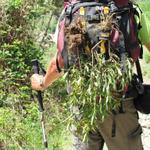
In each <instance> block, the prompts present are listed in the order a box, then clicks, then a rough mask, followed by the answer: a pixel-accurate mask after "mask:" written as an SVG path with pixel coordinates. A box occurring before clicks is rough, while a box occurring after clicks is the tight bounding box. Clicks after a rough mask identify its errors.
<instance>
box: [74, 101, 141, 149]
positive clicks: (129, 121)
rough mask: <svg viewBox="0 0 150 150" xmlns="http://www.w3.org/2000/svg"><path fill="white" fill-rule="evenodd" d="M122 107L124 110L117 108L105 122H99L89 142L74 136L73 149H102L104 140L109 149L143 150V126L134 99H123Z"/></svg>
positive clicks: (89, 137) (90, 134) (89, 136)
mask: <svg viewBox="0 0 150 150" xmlns="http://www.w3.org/2000/svg"><path fill="white" fill-rule="evenodd" d="M122 108H123V112H120V111H119V110H116V111H115V114H114V113H113V114H111V115H109V116H108V117H107V118H106V119H105V120H104V122H103V123H98V126H99V128H97V129H96V131H91V132H90V133H89V135H88V142H86V143H83V142H82V141H81V140H80V139H79V138H78V137H74V142H73V149H72V150H102V149H103V145H104V142H105V143H106V145H107V147H108V149H109V150H143V147H142V142H141V133H142V128H141V126H140V124H139V123H138V113H137V111H136V109H135V107H134V104H133V100H132V99H128V100H125V101H123V103H122Z"/></svg>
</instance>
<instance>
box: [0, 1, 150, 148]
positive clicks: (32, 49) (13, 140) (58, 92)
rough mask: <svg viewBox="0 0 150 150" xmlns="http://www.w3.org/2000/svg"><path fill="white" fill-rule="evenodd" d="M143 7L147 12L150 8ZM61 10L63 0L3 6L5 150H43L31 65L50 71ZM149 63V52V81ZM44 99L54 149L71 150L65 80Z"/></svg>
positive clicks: (0, 116)
mask: <svg viewBox="0 0 150 150" xmlns="http://www.w3.org/2000/svg"><path fill="white" fill-rule="evenodd" d="M140 5H142V9H143V10H144V9H146V8H147V7H148V5H149V6H150V3H149V2H147V3H146V5H145V2H144V4H140ZM62 7H63V1H60V0H35V1H30V0H1V1H0V81H1V82H0V150H42V149H43V143H42V132H41V127H40V122H39V113H38V106H37V101H36V93H35V92H34V91H32V90H31V88H30V81H29V78H30V76H31V75H32V73H33V72H32V63H31V60H32V59H35V58H37V59H39V60H40V61H41V65H42V64H43V66H44V67H45V68H46V67H47V64H48V62H49V60H50V58H51V57H52V56H53V55H54V53H55V50H56V45H54V44H53V43H52V36H53V34H54V31H55V27H56V24H57V20H58V17H59V14H60V12H61V10H62ZM149 64H150V54H149V53H148V51H146V50H144V63H143V66H144V68H143V72H144V73H145V74H146V75H147V76H148V77H149V78H150V65H149ZM43 96H44V106H45V120H46V132H47V135H48V142H49V150H62V149H69V146H70V145H71V139H70V137H71V136H70V135H69V132H66V121H65V120H67V118H65V114H66V113H67V110H65V109H63V108H65V107H64V106H63V105H65V103H63V102H64V101H65V100H66V90H65V81H64V80H63V78H62V79H60V80H58V81H57V82H56V83H54V84H53V86H52V87H51V88H49V89H48V90H46V91H45V92H44V95H43ZM62 120H63V121H62Z"/></svg>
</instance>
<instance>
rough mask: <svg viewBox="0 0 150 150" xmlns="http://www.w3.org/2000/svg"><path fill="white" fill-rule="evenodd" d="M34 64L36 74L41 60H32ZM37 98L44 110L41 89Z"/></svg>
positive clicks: (40, 109)
mask: <svg viewBox="0 0 150 150" xmlns="http://www.w3.org/2000/svg"><path fill="white" fill-rule="evenodd" d="M32 65H33V71H34V73H36V74H39V62H38V60H37V59H34V60H32ZM37 98H38V104H39V111H40V112H43V111H44V107H43V97H42V93H41V91H37Z"/></svg>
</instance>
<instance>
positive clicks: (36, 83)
mask: <svg viewBox="0 0 150 150" xmlns="http://www.w3.org/2000/svg"><path fill="white" fill-rule="evenodd" d="M30 80H31V87H32V89H34V90H36V91H43V90H44V89H45V88H44V76H42V75H39V74H33V75H32V76H31V78H30Z"/></svg>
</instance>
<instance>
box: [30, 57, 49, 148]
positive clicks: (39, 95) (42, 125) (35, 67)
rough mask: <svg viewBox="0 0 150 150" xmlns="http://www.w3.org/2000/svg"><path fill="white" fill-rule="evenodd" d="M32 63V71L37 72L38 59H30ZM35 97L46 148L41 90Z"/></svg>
mask: <svg viewBox="0 0 150 150" xmlns="http://www.w3.org/2000/svg"><path fill="white" fill-rule="evenodd" d="M32 64H33V71H34V73H36V74H39V63H38V60H37V59H34V60H32ZM37 99H38V105H39V113H40V121H41V128H42V134H43V142H44V147H45V150H48V142H47V138H46V132H45V122H44V107H43V97H42V93H41V91H37Z"/></svg>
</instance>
